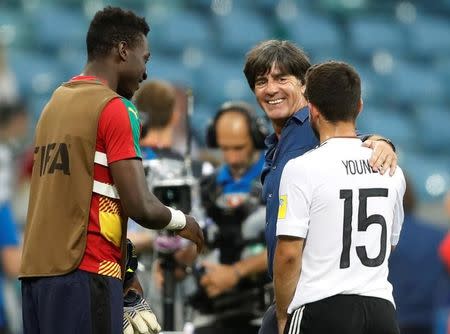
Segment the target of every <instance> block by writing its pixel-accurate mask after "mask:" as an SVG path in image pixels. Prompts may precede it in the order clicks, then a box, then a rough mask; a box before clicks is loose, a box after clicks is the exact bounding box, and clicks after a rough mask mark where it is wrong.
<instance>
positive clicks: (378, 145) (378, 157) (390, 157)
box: [363, 136, 397, 176]
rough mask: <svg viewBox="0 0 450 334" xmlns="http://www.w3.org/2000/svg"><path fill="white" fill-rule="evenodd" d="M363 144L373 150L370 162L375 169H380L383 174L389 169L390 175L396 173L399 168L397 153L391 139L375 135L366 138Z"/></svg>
mask: <svg viewBox="0 0 450 334" xmlns="http://www.w3.org/2000/svg"><path fill="white" fill-rule="evenodd" d="M363 146H365V147H368V148H371V149H372V150H373V152H372V156H371V157H370V160H369V164H370V166H371V167H372V168H373V169H374V170H375V171H379V172H380V174H381V175H383V174H384V173H385V172H386V171H387V170H389V175H391V176H392V175H394V173H395V169H396V168H397V154H396V153H395V151H394V148H393V145H392V143H390V141H388V140H387V139H385V138H382V137H377V136H374V137H369V138H368V139H367V140H365V141H364V142H363Z"/></svg>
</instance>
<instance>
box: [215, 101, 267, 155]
mask: <svg viewBox="0 0 450 334" xmlns="http://www.w3.org/2000/svg"><path fill="white" fill-rule="evenodd" d="M228 111H237V112H239V113H241V114H242V115H244V116H245V118H246V119H247V125H248V129H249V133H250V137H251V138H252V141H253V145H254V146H255V148H256V149H258V150H263V149H265V148H266V145H265V144H264V140H265V138H266V137H267V136H268V135H269V129H268V128H267V127H266V124H265V122H264V119H262V118H261V117H258V115H257V114H256V112H255V110H254V109H253V108H252V106H251V105H250V104H248V103H246V102H243V101H228V102H225V103H224V104H222V106H221V107H220V108H219V110H218V111H217V113H216V115H215V116H214V118H213V120H212V121H211V122H210V123H209V125H208V126H207V128H206V145H207V146H208V147H210V148H218V147H219V146H218V144H217V133H216V126H217V121H218V120H219V118H220V117H221V116H222V115H223V114H224V113H226V112H228Z"/></svg>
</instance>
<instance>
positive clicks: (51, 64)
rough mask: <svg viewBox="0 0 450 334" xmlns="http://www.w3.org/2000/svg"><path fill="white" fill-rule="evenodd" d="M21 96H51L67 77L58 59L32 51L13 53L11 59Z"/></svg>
mask: <svg viewBox="0 0 450 334" xmlns="http://www.w3.org/2000/svg"><path fill="white" fill-rule="evenodd" d="M9 60H10V63H11V67H12V69H13V71H14V72H15V74H16V76H17V80H18V83H19V88H20V92H21V94H23V95H24V96H26V97H29V96H31V95H46V94H50V93H51V92H52V91H53V90H54V89H55V88H56V87H58V86H59V85H60V84H61V83H63V82H64V81H67V79H68V78H67V77H66V75H65V73H64V71H63V70H62V69H61V66H60V64H59V62H58V61H57V59H54V58H51V57H48V56H45V55H42V54H40V53H34V52H30V51H12V52H11V53H10V57H9Z"/></svg>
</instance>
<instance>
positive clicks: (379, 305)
mask: <svg viewBox="0 0 450 334" xmlns="http://www.w3.org/2000/svg"><path fill="white" fill-rule="evenodd" d="M284 333H285V334H400V331H399V329H398V324H397V321H396V315H395V309H394V306H393V305H392V304H391V303H390V302H389V301H387V300H385V299H381V298H375V297H365V296H357V295H337V296H333V297H329V298H326V299H323V300H319V301H317V302H314V303H310V304H307V305H305V306H304V307H301V308H299V309H297V310H295V311H294V312H292V314H290V316H289V318H288V322H287V324H286V328H285V332H284ZM259 334H278V327H277V319H276V312H275V305H272V306H270V307H269V308H268V310H267V311H266V313H265V314H264V317H263V322H262V325H261V328H260V330H259Z"/></svg>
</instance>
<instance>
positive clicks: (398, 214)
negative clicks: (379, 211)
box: [391, 167, 406, 246]
mask: <svg viewBox="0 0 450 334" xmlns="http://www.w3.org/2000/svg"><path fill="white" fill-rule="evenodd" d="M396 173H398V176H397V175H396V177H398V179H399V180H398V181H399V182H398V186H397V194H396V196H397V198H396V203H395V209H394V222H393V224H392V235H391V245H392V246H396V245H397V244H398V241H399V239H400V232H401V230H402V225H403V220H404V218H405V214H404V211H403V196H404V195H405V191H406V181H405V177H404V175H403V172H402V170H401V169H400V168H399V167H397V171H396Z"/></svg>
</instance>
